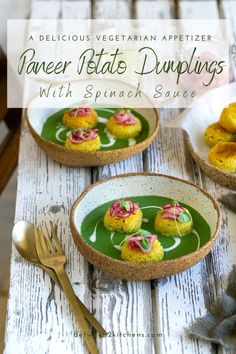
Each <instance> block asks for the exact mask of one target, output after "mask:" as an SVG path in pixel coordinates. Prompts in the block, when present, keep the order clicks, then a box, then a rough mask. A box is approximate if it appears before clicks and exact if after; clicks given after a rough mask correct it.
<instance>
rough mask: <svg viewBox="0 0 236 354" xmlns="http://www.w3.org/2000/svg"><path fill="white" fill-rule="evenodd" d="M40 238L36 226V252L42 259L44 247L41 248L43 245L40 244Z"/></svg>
mask: <svg viewBox="0 0 236 354" xmlns="http://www.w3.org/2000/svg"><path fill="white" fill-rule="evenodd" d="M39 239H40V237H39V230H38V228H37V226H34V240H35V246H36V251H37V254H38V257H39V258H40V257H41V255H42V253H43V252H42V247H41V243H40V240H39Z"/></svg>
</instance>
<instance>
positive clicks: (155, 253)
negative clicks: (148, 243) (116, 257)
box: [121, 240, 164, 263]
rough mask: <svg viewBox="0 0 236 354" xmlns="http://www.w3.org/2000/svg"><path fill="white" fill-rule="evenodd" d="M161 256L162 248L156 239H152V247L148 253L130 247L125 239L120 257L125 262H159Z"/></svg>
mask: <svg viewBox="0 0 236 354" xmlns="http://www.w3.org/2000/svg"><path fill="white" fill-rule="evenodd" d="M163 256H164V250H163V247H162V245H161V243H160V242H159V241H158V240H155V241H153V243H152V249H151V251H150V252H148V253H143V252H141V251H140V250H138V249H132V248H131V247H130V245H129V242H127V241H125V242H124V244H123V246H122V250H121V258H122V259H123V260H124V261H127V262H135V263H147V262H159V261H161V260H162V258H163Z"/></svg>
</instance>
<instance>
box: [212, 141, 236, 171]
mask: <svg viewBox="0 0 236 354" xmlns="http://www.w3.org/2000/svg"><path fill="white" fill-rule="evenodd" d="M208 158H209V161H210V163H211V164H212V165H214V166H216V167H218V168H220V169H221V170H223V171H225V172H236V143H233V142H220V143H218V144H216V145H215V146H214V147H213V148H212V149H211V151H210V152H209V154H208Z"/></svg>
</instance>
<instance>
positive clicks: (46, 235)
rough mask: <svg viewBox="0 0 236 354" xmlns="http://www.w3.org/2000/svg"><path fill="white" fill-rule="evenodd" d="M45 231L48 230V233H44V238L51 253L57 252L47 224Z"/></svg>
mask: <svg viewBox="0 0 236 354" xmlns="http://www.w3.org/2000/svg"><path fill="white" fill-rule="evenodd" d="M45 229H46V233H44V238H45V240H46V243H47V245H48V248H49V250H50V252H55V247H54V246H53V243H52V239H51V236H50V232H49V230H48V226H47V224H46V223H45ZM41 231H42V228H41ZM42 232H43V231H42Z"/></svg>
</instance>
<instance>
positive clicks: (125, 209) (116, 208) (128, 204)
mask: <svg viewBox="0 0 236 354" xmlns="http://www.w3.org/2000/svg"><path fill="white" fill-rule="evenodd" d="M137 209H138V204H137V203H135V202H133V201H132V200H122V201H118V202H114V203H112V205H111V207H110V216H112V217H115V216H116V217H118V218H128V217H129V216H130V215H131V214H133V213H134V212H135V211H136V210H137Z"/></svg>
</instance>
